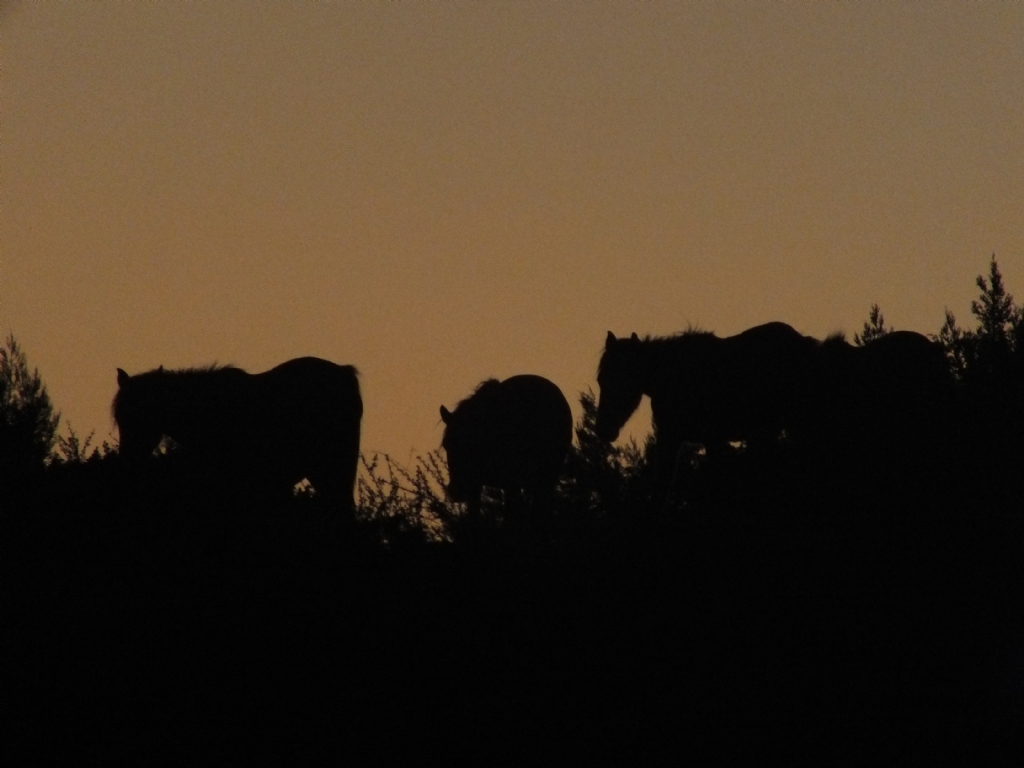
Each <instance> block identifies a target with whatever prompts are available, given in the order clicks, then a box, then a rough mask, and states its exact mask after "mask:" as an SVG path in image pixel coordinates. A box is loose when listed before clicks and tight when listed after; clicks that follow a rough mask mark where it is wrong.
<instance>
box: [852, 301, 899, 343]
mask: <svg viewBox="0 0 1024 768" xmlns="http://www.w3.org/2000/svg"><path fill="white" fill-rule="evenodd" d="M893 330H894V329H893V327H892V326H891V325H890V326H889V327H888V328H886V327H885V316H884V315H882V310H881V309H879V307H878V305H877V304H872V305H871V311H870V312H869V313H868V319H867V320H866V321H865V323H864V327H863V328H862V329H861V332H860V333H855V334H854V335H853V343H854V344H856V345H857V346H858V347H863V346H864V345H865V344H870V343H871V342H872V341H875V340H876V339H880V338H882V337H883V336H885V335H887V334H890V333H892V332H893Z"/></svg>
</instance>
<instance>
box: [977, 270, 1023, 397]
mask: <svg viewBox="0 0 1024 768" xmlns="http://www.w3.org/2000/svg"><path fill="white" fill-rule="evenodd" d="M975 283H976V284H977V286H978V288H980V289H981V296H980V297H979V298H978V299H977V300H976V301H972V302H971V313H972V314H973V315H974V316H975V317H976V318H977V319H978V329H977V331H975V332H974V334H973V339H974V360H973V361H972V362H973V364H974V367H975V370H976V373H977V375H978V376H980V377H981V378H982V379H983V380H984V381H986V382H987V383H988V384H989V385H992V386H997V387H998V386H1002V385H1004V384H1006V379H1007V377H1008V376H1009V375H1010V374H1011V367H1012V362H1013V357H1014V346H1015V342H1016V339H1017V338H1018V337H1019V333H1020V330H1019V328H1020V324H1021V315H1022V312H1021V310H1020V309H1018V308H1017V307H1016V306H1014V303H1013V296H1011V295H1010V294H1009V293H1007V291H1006V288H1005V287H1004V286H1003V276H1002V275H1001V274H1000V273H999V266H998V264H996V258H995V255H993V256H992V260H991V262H989V270H988V280H986V279H985V278H984V277H983V276H981V275H978V278H977V280H975Z"/></svg>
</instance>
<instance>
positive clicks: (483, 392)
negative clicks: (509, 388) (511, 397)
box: [455, 378, 501, 411]
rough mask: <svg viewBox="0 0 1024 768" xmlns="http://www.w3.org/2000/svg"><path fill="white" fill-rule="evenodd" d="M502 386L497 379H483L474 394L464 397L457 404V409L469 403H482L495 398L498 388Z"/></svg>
mask: <svg viewBox="0 0 1024 768" xmlns="http://www.w3.org/2000/svg"><path fill="white" fill-rule="evenodd" d="M500 386H501V382H500V381H498V380H497V379H493V378H492V379H484V380H483V381H481V382H480V383H479V384H478V385H477V387H476V389H474V390H473V394H471V395H469V397H464V398H462V400H460V401H459V402H458V403H457V404H456V405H455V410H456V411H457V410H459V409H460V408H461V407H462V406H464V405H466V404H467V403H481V402H486V401H489V400H493V399H494V397H495V395H497V394H498V388H499V387H500Z"/></svg>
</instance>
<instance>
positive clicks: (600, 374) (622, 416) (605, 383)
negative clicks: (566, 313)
mask: <svg viewBox="0 0 1024 768" xmlns="http://www.w3.org/2000/svg"><path fill="white" fill-rule="evenodd" d="M642 344H643V342H641V341H640V337H639V336H637V335H636V334H635V333H634V334H633V335H632V336H630V337H629V338H628V339H617V338H615V334H614V333H612V332H611V331H608V336H607V338H606V340H605V345H604V354H603V355H602V356H601V362H600V364H599V365H598V368H597V386H598V401H597V422H596V424H595V430H596V432H597V436H598V437H600V438H601V439H602V440H608V441H612V440H615V439H616V438H617V437H618V436H619V432H620V431H621V430H622V427H623V425H624V424H625V423H626V421H627V420H628V419H629V417H630V416H632V415H633V412H634V411H635V410H636V409H637V408H638V407H639V405H640V400H641V398H643V395H644V390H643V375H642V370H641V352H642Z"/></svg>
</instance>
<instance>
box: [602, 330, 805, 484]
mask: <svg viewBox="0 0 1024 768" xmlns="http://www.w3.org/2000/svg"><path fill="white" fill-rule="evenodd" d="M817 346H818V342H817V341H816V340H814V339H812V338H810V337H807V336H803V335H801V334H800V333H798V332H797V331H796V330H794V329H793V328H792V327H791V326H789V325H786V324H785V323H778V322H775V323H766V324H765V325H759V326H756V327H754V328H750V329H748V330H746V331H743V332H742V333H740V334H737V335H736V336H729V337H726V338H719V337H718V336H716V335H715V334H714V333H710V332H706V331H699V330H688V331H684V332H683V333H680V334H677V335H674V336H665V337H650V336H648V337H646V338H643V339H641V338H640V337H639V336H637V335H636V334H635V333H634V334H633V335H632V336H630V337H629V338H622V339H618V338H616V337H615V334H613V333H612V332H611V331H609V332H608V336H607V338H606V340H605V348H604V354H603V355H602V357H601V362H600V364H599V366H598V372H597V382H598V387H599V396H598V406H597V423H596V431H597V434H598V437H601V438H602V439H605V440H609V441H610V440H615V439H616V438H617V437H618V435H619V431H620V430H621V429H622V427H623V425H624V424H625V423H626V421H627V420H628V419H629V417H630V416H631V415H632V414H633V412H634V411H635V410H636V409H637V407H638V406H639V405H640V400H641V398H642V397H643V396H644V395H647V396H648V397H649V398H650V400H651V416H652V422H653V426H654V431H655V436H656V441H657V442H656V449H655V450H656V460H655V485H656V487H659V488H661V489H662V490H668V487H669V485H670V483H671V480H672V476H673V474H674V472H675V468H676V467H675V465H676V459H677V457H678V455H679V451H680V449H681V447H682V445H683V444H684V443H699V444H701V445H703V446H704V448H705V450H706V451H707V453H708V454H715V453H720V452H722V451H723V450H724V449H725V448H726V447H727V445H728V444H729V443H730V442H738V441H743V442H745V443H747V445H748V446H749V447H751V448H752V449H753V448H756V447H760V446H765V445H770V444H773V443H775V442H777V441H778V439H779V437H780V436H781V435H782V434H783V432H784V431H785V432H791V431H792V430H793V429H794V427H795V426H796V425H797V424H798V423H799V420H800V419H799V410H800V408H801V404H802V399H803V397H804V396H805V394H806V387H807V383H808V376H809V374H810V371H811V370H812V366H813V363H814V359H815V354H816V349H817Z"/></svg>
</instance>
